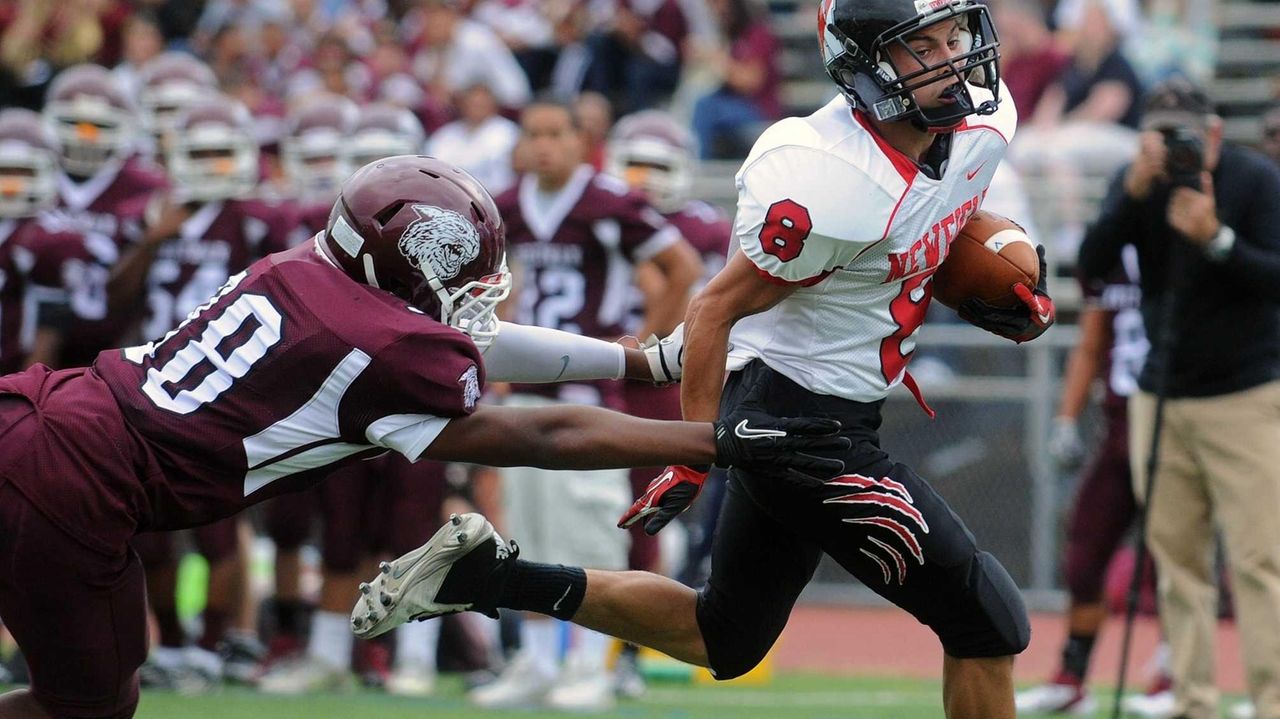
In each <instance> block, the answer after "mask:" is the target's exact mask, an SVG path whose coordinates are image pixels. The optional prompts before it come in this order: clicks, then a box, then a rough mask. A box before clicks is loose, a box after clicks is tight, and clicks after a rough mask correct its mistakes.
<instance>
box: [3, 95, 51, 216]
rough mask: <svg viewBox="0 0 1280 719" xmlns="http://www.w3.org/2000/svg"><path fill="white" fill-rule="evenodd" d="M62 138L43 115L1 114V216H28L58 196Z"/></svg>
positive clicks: (16, 111) (16, 110)
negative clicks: (59, 140)
mask: <svg viewBox="0 0 1280 719" xmlns="http://www.w3.org/2000/svg"><path fill="white" fill-rule="evenodd" d="M57 162H58V138H57V137H55V136H54V134H53V130H52V129H50V128H49V126H48V125H46V124H45V122H44V120H43V119H42V118H41V117H40V115H39V114H37V113H34V112H32V111H30V110H23V109H20V108H10V109H7V110H2V111H0V217H28V216H31V215H34V214H36V213H38V212H39V211H40V210H43V209H45V208H47V207H50V206H52V205H53V202H54V200H56V199H57V196H58V185H57Z"/></svg>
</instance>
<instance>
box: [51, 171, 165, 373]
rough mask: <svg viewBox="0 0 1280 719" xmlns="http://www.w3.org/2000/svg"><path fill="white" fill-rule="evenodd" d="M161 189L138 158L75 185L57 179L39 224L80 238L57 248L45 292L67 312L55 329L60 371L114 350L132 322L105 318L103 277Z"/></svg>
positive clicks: (137, 233)
mask: <svg viewBox="0 0 1280 719" xmlns="http://www.w3.org/2000/svg"><path fill="white" fill-rule="evenodd" d="M166 184H167V183H166V181H165V178H164V175H163V174H161V173H160V170H159V168H158V167H156V166H155V165H153V164H151V163H149V162H147V161H145V160H143V159H141V158H138V157H133V158H130V159H129V160H127V161H126V162H125V163H124V164H123V165H121V166H120V167H119V169H117V170H115V171H112V170H105V171H103V172H100V173H99V174H97V175H95V176H93V177H91V178H89V179H87V180H85V181H84V182H81V183H77V182H74V181H72V180H71V179H70V178H69V177H67V176H66V175H62V174H60V175H59V176H58V206H57V207H56V208H54V209H53V210H51V211H49V212H48V213H46V215H45V216H43V217H42V218H41V223H42V224H43V225H44V226H45V227H46V229H47V230H49V231H51V232H71V233H75V234H77V235H80V236H81V237H82V238H83V242H82V243H81V244H80V246H79V247H73V246H62V247H60V248H59V251H60V259H59V261H60V262H61V265H62V266H61V269H60V270H59V271H58V273H57V274H58V276H59V278H60V281H59V282H58V283H57V284H56V285H53V286H52V287H51V289H54V290H58V291H60V292H61V294H62V296H63V297H64V298H65V300H64V301H65V302H66V303H67V308H68V309H69V310H70V317H71V320H70V324H69V325H66V326H61V327H57V329H59V330H62V334H63V345H62V350H61V363H62V365H63V366H75V365H85V364H88V363H89V362H91V361H93V357H94V356H95V355H96V354H97V353H98V352H100V351H101V350H103V349H105V348H107V347H112V346H115V345H116V344H117V343H118V341H119V340H120V338H121V337H123V336H124V334H125V332H126V331H127V330H128V329H129V327H130V325H131V324H132V323H133V318H132V317H128V316H116V315H113V316H108V314H107V289H106V288H107V278H108V277H109V276H110V274H111V267H112V265H114V264H115V263H116V261H117V260H118V259H119V257H120V252H121V248H123V247H124V246H125V245H126V244H127V243H129V242H132V241H133V240H135V239H137V238H138V237H141V235H142V222H143V215H144V213H145V212H146V208H147V203H148V202H149V201H150V199H151V196H152V195H153V194H154V193H155V192H156V191H158V190H162V189H164V188H165V187H166ZM53 296H55V295H53V294H46V295H45V297H53ZM50 301H53V300H50ZM43 314H51V315H54V316H56V315H58V314H59V313H57V312H53V313H43Z"/></svg>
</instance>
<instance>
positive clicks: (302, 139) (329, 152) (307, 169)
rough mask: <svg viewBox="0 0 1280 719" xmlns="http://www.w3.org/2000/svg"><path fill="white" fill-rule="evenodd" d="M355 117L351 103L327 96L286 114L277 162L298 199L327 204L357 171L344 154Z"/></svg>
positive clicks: (358, 114)
mask: <svg viewBox="0 0 1280 719" xmlns="http://www.w3.org/2000/svg"><path fill="white" fill-rule="evenodd" d="M359 117H360V109H359V108H358V107H357V106H356V104H355V103H354V102H352V101H351V100H350V99H348V98H346V97H343V96H342V95H337V94H334V93H330V92H326V93H321V94H319V95H315V96H313V97H311V98H309V99H308V100H306V101H305V102H303V103H302V104H301V105H299V106H297V107H295V108H294V109H293V110H291V111H290V112H289V115H288V117H286V118H285V136H284V139H282V140H281V141H280V162H281V165H282V166H283V167H284V174H285V178H286V179H287V180H288V182H289V185H290V187H292V188H293V191H294V193H295V194H297V196H298V197H299V198H301V199H303V200H306V201H308V202H319V201H323V202H329V201H330V200H332V199H333V196H334V195H335V194H337V192H338V188H339V187H340V186H341V185H342V181H343V180H345V179H347V176H348V175H350V174H351V172H352V171H353V170H355V169H356V168H358V167H360V165H355V164H350V163H349V162H348V161H347V158H346V154H345V153H344V149H345V147H346V146H347V145H348V144H349V143H350V141H351V134H352V132H354V131H355V128H356V121H357V120H358V119H359ZM393 154H400V153H393Z"/></svg>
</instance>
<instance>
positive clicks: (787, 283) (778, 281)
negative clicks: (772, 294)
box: [747, 257, 838, 287]
mask: <svg viewBox="0 0 1280 719" xmlns="http://www.w3.org/2000/svg"><path fill="white" fill-rule="evenodd" d="M747 259H748V260H750V259H751V258H749V257H748V258H747ZM751 266H752V267H754V268H755V270H756V274H758V275H760V276H761V277H762V278H764V279H765V280H767V281H768V282H770V283H772V284H775V285H782V286H783V287H813V286H814V285H816V284H818V283H819V282H821V281H823V280H825V279H827V277H829V276H830V275H831V273H832V272H835V270H827V271H826V272H821V273H818V274H817V275H814V276H813V277H810V278H809V279H806V280H784V279H783V278H781V277H778V276H776V275H771V274H769V272H768V271H766V270H764V269H762V268H761V267H760V265H757V264H756V263H754V262H752V263H751ZM837 269H838V268H837Z"/></svg>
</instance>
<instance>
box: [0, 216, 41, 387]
mask: <svg viewBox="0 0 1280 719" xmlns="http://www.w3.org/2000/svg"><path fill="white" fill-rule="evenodd" d="M33 225H35V222H34V221H33V220H31V219H15V218H8V219H3V220H0V374H9V373H10V372H17V371H18V370H20V369H22V365H23V362H24V361H25V360H26V356H27V350H28V347H27V346H25V345H26V343H25V342H24V341H23V340H24V338H23V331H22V328H23V324H24V322H23V299H24V298H25V297H26V285H27V281H26V273H25V270H26V269H27V267H28V266H29V263H28V262H27V261H26V258H25V257H24V256H23V253H22V250H20V249H16V248H17V247H18V246H19V244H20V243H21V238H22V236H23V235H24V234H27V229H28V228H29V227H31V226H33Z"/></svg>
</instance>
